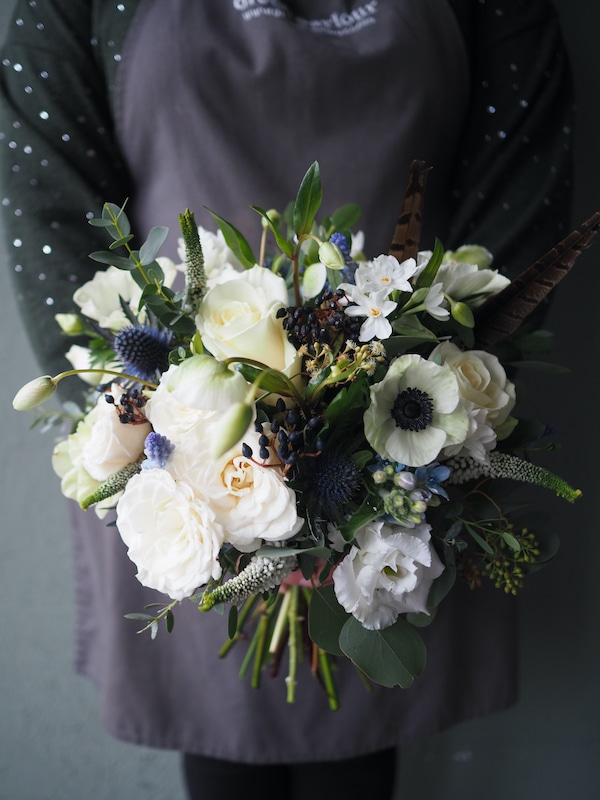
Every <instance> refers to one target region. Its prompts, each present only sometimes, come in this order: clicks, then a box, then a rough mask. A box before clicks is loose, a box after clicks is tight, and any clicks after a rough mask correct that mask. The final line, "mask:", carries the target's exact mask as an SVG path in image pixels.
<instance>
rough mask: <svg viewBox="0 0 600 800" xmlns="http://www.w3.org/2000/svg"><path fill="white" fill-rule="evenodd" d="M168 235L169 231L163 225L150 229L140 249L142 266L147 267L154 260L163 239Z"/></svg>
mask: <svg viewBox="0 0 600 800" xmlns="http://www.w3.org/2000/svg"><path fill="white" fill-rule="evenodd" d="M168 233H169V229H168V228H165V227H164V226H163V225H157V226H156V227H154V228H151V229H150V233H149V234H148V238H147V239H146V241H145V242H144V244H143V245H142V246H141V247H140V255H139V258H140V261H141V263H142V265H143V266H148V265H149V264H152V262H153V261H154V260H155V259H156V256H157V255H158V253H159V251H160V248H161V247H162V246H163V243H164V241H165V239H166V238H167V235H168Z"/></svg>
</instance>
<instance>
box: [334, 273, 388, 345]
mask: <svg viewBox="0 0 600 800" xmlns="http://www.w3.org/2000/svg"><path fill="white" fill-rule="evenodd" d="M344 285H345V286H346V287H347V289H346V296H347V297H348V299H349V300H350V302H351V303H353V305H348V306H346V308H345V313H346V315H347V316H349V317H366V319H365V321H364V322H363V323H362V325H361V326H360V333H359V335H358V338H359V341H361V342H370V341H371V340H372V339H388V338H389V337H390V336H391V335H392V325H391V323H390V321H389V320H388V319H387V317H388V316H389V314H391V313H392V311H394V310H395V309H396V307H397V306H398V303H394V302H393V300H388V299H387V296H388V293H387V291H386V290H383V291H381V292H373V294H370V295H366V294H363V293H362V292H361V291H360V290H359V289H358V288H357V287H356V286H352V285H351V284H344Z"/></svg>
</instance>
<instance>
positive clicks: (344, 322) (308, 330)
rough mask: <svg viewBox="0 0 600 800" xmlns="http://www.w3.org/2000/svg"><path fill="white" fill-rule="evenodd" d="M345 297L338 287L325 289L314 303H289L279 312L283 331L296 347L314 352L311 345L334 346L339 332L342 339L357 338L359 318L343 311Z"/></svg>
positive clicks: (359, 324)
mask: <svg viewBox="0 0 600 800" xmlns="http://www.w3.org/2000/svg"><path fill="white" fill-rule="evenodd" d="M345 297H346V295H345V293H344V292H343V291H342V290H341V289H337V290H336V291H335V292H332V291H331V290H327V291H325V292H324V293H323V294H322V295H321V297H320V298H319V300H318V301H317V303H316V304H315V305H314V306H311V305H305V306H288V308H282V309H280V310H279V311H278V317H280V318H281V319H283V327H284V330H286V331H287V334H288V339H289V340H290V342H291V343H292V344H293V345H294V347H295V348H296V349H298V348H300V347H302V346H303V345H304V346H306V347H307V348H308V349H309V351H310V352H314V345H315V344H316V343H318V344H327V345H333V343H334V342H335V341H336V339H337V338H338V337H339V335H340V334H343V337H344V339H354V340H355V339H357V338H358V333H359V331H360V326H361V321H360V320H359V319H357V318H356V317H348V316H347V315H346V314H345V313H344V308H345V305H346V304H345V302H343V299H344V298H345Z"/></svg>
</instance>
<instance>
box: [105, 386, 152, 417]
mask: <svg viewBox="0 0 600 800" xmlns="http://www.w3.org/2000/svg"><path fill="white" fill-rule="evenodd" d="M104 399H105V400H106V402H107V403H109V404H110V405H114V407H115V409H116V411H117V414H118V415H119V420H120V421H121V422H122V423H123V424H124V425H138V424H140V423H142V422H148V420H147V419H146V415H145V414H144V412H143V410H142V409H143V408H144V406H145V405H146V401H147V399H148V398H147V397H146V396H145V395H144V394H142V393H141V392H140V390H139V389H128V390H127V391H125V392H123V394H122V395H121V397H120V398H119V402H117V401H116V400H115V398H114V397H113V396H112V394H105V395H104Z"/></svg>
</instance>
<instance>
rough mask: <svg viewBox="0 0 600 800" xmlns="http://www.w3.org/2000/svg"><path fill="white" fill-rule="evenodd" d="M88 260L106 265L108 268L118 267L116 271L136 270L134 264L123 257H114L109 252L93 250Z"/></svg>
mask: <svg viewBox="0 0 600 800" xmlns="http://www.w3.org/2000/svg"><path fill="white" fill-rule="evenodd" d="M90 258H91V259H92V260H93V261H98V262H99V263H100V264H108V266H109V267H118V269H127V270H133V269H135V268H136V265H135V262H134V261H133V260H132V259H130V258H126V257H125V256H116V255H115V254H114V253H111V252H110V250H95V251H94V252H93V253H90Z"/></svg>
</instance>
